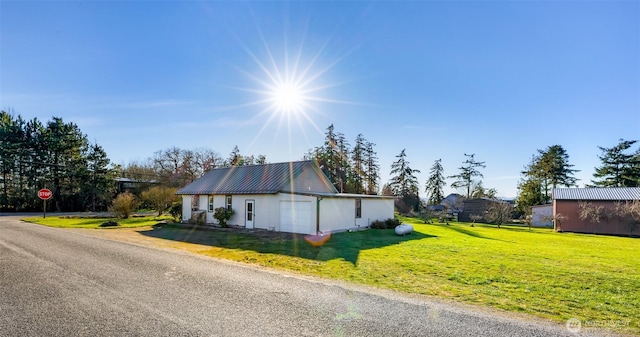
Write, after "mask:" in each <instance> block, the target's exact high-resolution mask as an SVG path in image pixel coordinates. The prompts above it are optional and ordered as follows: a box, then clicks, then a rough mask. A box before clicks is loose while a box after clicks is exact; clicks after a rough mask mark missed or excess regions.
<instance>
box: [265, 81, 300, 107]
mask: <svg viewBox="0 0 640 337" xmlns="http://www.w3.org/2000/svg"><path fill="white" fill-rule="evenodd" d="M271 96H272V100H273V107H274V108H275V110H276V111H278V112H282V113H286V114H291V113H297V112H300V111H303V109H304V106H305V105H306V102H305V97H304V94H303V90H302V88H301V87H299V86H297V85H295V84H294V83H281V84H279V85H277V86H274V88H273V91H272V92H271Z"/></svg>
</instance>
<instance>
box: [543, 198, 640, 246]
mask: <svg viewBox="0 0 640 337" xmlns="http://www.w3.org/2000/svg"><path fill="white" fill-rule="evenodd" d="M552 200H553V216H554V218H555V219H556V221H555V223H554V229H555V230H556V231H563V232H578V233H598V234H612V235H636V236H637V235H640V228H635V229H633V225H634V221H633V220H632V219H630V217H628V216H625V215H624V214H619V213H617V212H616V206H617V205H618V204H619V203H621V202H628V201H633V200H640V187H608V188H554V189H553V192H552ZM580 202H587V203H590V204H592V205H595V206H603V215H604V214H607V213H609V214H612V216H611V217H609V218H607V217H606V216H603V217H602V218H601V219H600V221H599V222H593V221H589V220H581V219H580V206H579V205H580ZM558 218H561V220H560V221H558V220H557V219H558ZM630 226H631V227H630ZM636 227H640V226H636Z"/></svg>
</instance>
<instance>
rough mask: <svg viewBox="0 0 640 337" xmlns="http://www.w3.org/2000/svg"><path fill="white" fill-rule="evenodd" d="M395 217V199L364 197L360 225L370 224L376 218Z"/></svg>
mask: <svg viewBox="0 0 640 337" xmlns="http://www.w3.org/2000/svg"><path fill="white" fill-rule="evenodd" d="M390 218H393V199H392V198H375V199H362V219H361V222H359V223H358V224H359V225H360V226H369V225H370V224H371V223H372V222H374V221H375V220H387V219H390Z"/></svg>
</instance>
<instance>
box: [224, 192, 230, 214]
mask: <svg viewBox="0 0 640 337" xmlns="http://www.w3.org/2000/svg"><path fill="white" fill-rule="evenodd" d="M224 199H225V205H226V207H227V210H229V211H230V210H231V196H230V195H227V196H225V197H224Z"/></svg>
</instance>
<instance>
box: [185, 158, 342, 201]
mask: <svg viewBox="0 0 640 337" xmlns="http://www.w3.org/2000/svg"><path fill="white" fill-rule="evenodd" d="M283 191H287V192H308V193H314V192H324V193H337V191H336V189H335V187H334V186H333V184H331V182H330V181H329V179H328V178H327V177H326V176H325V175H324V173H323V172H322V170H320V168H319V167H318V165H317V164H316V163H315V162H314V161H312V160H306V161H298V162H286V163H274V164H264V165H250V166H234V167H224V168H217V169H213V170H211V171H209V172H207V173H206V174H205V175H203V176H202V177H200V178H198V179H196V180H195V181H193V182H192V183H190V184H188V185H187V186H185V187H183V188H182V189H180V190H178V192H176V194H187V195H199V194H206V195H213V194H274V193H278V192H283Z"/></svg>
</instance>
